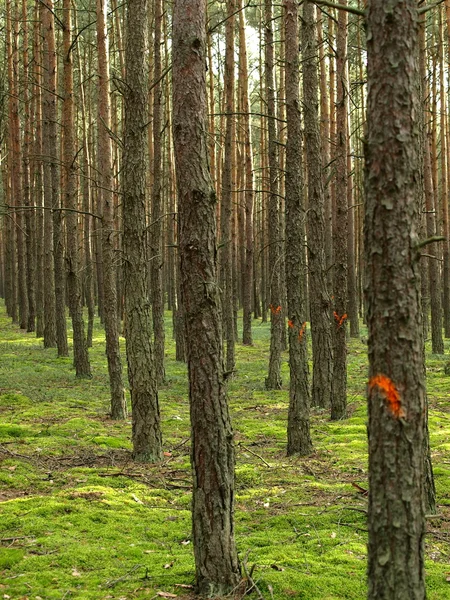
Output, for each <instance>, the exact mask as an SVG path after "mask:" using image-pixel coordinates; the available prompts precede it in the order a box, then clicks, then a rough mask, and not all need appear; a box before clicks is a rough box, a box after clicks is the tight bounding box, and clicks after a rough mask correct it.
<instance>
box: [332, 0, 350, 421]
mask: <svg viewBox="0 0 450 600" xmlns="http://www.w3.org/2000/svg"><path fill="white" fill-rule="evenodd" d="M342 4H343V5H344V6H346V5H347V0H343V1H342ZM346 64H347V12H346V11H345V10H340V11H339V16H338V30H337V35H336V78H337V97H336V161H335V164H336V208H335V222H334V231H333V242H334V271H333V274H334V275H333V281H334V313H333V315H334V321H335V322H334V328H333V329H334V353H333V357H334V365H333V390H332V396H331V418H332V419H333V420H337V419H343V418H344V417H345V415H346V409H347V342H346V330H347V316H348V315H347V312H348V311H347V303H348V298H347V272H348V271H347V266H348V265H347V262H348V253H347V238H348V205H347V185H348V181H347V178H348V172H347V135H348V132H347V95H348V82H347V77H346V73H347V66H346Z"/></svg>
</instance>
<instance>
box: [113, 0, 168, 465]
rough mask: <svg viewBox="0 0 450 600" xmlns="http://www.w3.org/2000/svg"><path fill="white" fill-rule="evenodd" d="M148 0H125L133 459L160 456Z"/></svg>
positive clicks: (127, 262) (125, 221) (126, 221)
mask: <svg viewBox="0 0 450 600" xmlns="http://www.w3.org/2000/svg"><path fill="white" fill-rule="evenodd" d="M147 22H148V21H147V0H129V2H128V10H127V19H126V46H125V54H126V56H125V59H126V80H125V81H126V85H125V87H124V92H125V93H124V100H125V123H124V133H123V136H124V151H123V167H122V172H123V179H122V186H123V187H122V193H123V228H124V234H123V255H124V288H125V318H126V340H127V345H126V348H127V360H128V380H129V383H130V391H131V405H132V429H133V434H132V439H133V458H134V459H135V460H137V461H140V462H155V461H158V460H160V459H161V453H162V440H161V427H160V414H159V404H158V389H157V381H156V373H155V365H154V358H153V347H152V341H151V333H152V328H151V314H150V302H149V298H148V270H147V252H146V248H147V244H146V237H147V236H146V222H145V204H146V203H145V182H146V177H145V175H146V173H145V171H146V169H145V166H146V161H145V149H146V141H147V140H146V128H145V127H143V124H144V123H146V119H147V115H148V111H147V102H148V95H147V89H146V81H147V76H146V74H147V69H146V60H145V57H146V52H147Z"/></svg>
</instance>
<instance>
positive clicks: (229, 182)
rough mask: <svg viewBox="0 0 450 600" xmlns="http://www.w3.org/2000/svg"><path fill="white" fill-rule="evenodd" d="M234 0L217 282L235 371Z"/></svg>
mask: <svg viewBox="0 0 450 600" xmlns="http://www.w3.org/2000/svg"><path fill="white" fill-rule="evenodd" d="M234 12H235V4H234V0H227V21H226V24H225V32H226V33H225V36H226V48H225V83H224V86H225V112H226V121H225V145H224V163H223V170H222V186H221V203H220V227H221V245H222V248H221V250H220V254H219V257H220V263H219V264H220V284H221V287H222V289H223V295H222V313H223V329H224V338H225V341H226V369H227V371H229V372H232V371H234V367H235V351H234V346H235V336H234V324H233V296H234V295H233V239H232V235H233V234H232V211H233V203H232V194H233V162H234V161H233V153H234V144H233V138H234V135H233V134H234V131H233V130H234V115H233V112H234Z"/></svg>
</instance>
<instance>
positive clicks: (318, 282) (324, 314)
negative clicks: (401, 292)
mask: <svg viewBox="0 0 450 600" xmlns="http://www.w3.org/2000/svg"><path fill="white" fill-rule="evenodd" d="M314 12H315V8H314V5H313V4H312V3H310V2H305V3H304V4H303V21H302V23H303V26H302V56H303V61H302V65H303V107H304V108H303V111H304V121H305V150H306V160H307V163H308V164H307V167H308V214H307V227H308V271H309V311H310V317H311V338H312V354H313V380H312V404H313V405H314V406H321V407H323V408H325V407H330V406H331V389H332V381H333V380H332V377H333V338H332V334H331V323H330V314H331V303H330V295H329V292H328V289H327V276H326V259H325V245H326V243H325V237H326V236H325V194H324V185H323V169H322V150H321V141H320V126H319V111H318V75H317V42H316V31H315V23H314Z"/></svg>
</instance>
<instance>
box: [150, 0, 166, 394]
mask: <svg viewBox="0 0 450 600" xmlns="http://www.w3.org/2000/svg"><path fill="white" fill-rule="evenodd" d="M154 22H155V28H154V49H153V80H154V81H155V85H154V88H153V188H152V210H151V220H152V224H151V227H150V256H149V259H150V283H151V285H150V289H151V302H152V316H153V334H154V349H155V368H156V379H157V381H158V384H159V385H161V384H162V383H163V382H164V380H165V370H164V345H165V331H164V293H163V287H162V268H163V264H164V257H163V246H162V218H161V215H162V210H161V206H162V173H161V158H162V126H161V112H162V92H163V89H162V84H161V82H160V81H159V79H160V78H161V30H162V4H161V0H154Z"/></svg>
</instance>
